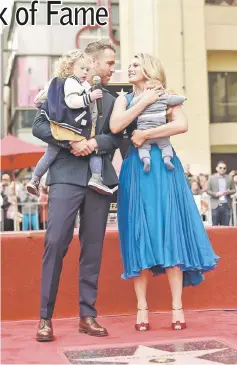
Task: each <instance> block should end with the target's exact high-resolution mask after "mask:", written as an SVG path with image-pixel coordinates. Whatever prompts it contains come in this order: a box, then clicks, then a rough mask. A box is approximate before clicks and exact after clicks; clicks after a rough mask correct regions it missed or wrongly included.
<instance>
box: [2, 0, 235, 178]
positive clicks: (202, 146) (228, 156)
mask: <svg viewBox="0 0 237 365" xmlns="http://www.w3.org/2000/svg"><path fill="white" fill-rule="evenodd" d="M29 3H30V2H28V1H24V2H20V1H16V2H15V5H14V8H13V13H14V12H16V10H17V8H18V7H19V6H25V7H27V6H29ZM66 3H67V6H70V7H75V6H76V5H77V6H78V4H80V5H84V6H98V5H105V6H108V7H109V9H110V10H111V12H110V23H109V25H108V26H106V27H99V28H95V27H94V28H90V27H78V26H77V27H76V26H60V25H59V24H58V23H57V21H55V23H54V24H53V25H52V26H46V25H45V24H46V14H45V11H46V3H44V2H42V1H41V3H40V11H39V12H38V17H37V25H36V26H23V27H21V26H18V25H16V24H14V23H13V22H12V24H11V26H10V28H9V33H8V43H9V45H10V49H11V57H10V58H9V62H8V69H7V70H6V72H5V75H6V77H5V84H6V85H7V86H6V88H7V89H8V95H9V97H8V103H7V104H8V105H7V106H6V108H8V113H5V115H8V122H7V124H8V130H9V131H11V132H12V133H14V134H16V135H18V136H20V137H21V138H23V139H27V140H30V141H35V142H36V143H39V141H37V140H34V137H33V136H32V135H31V126H32V123H33V119H34V116H35V113H36V109H35V108H34V104H33V100H34V96H35V94H36V93H37V92H38V90H40V89H41V88H42V87H43V86H44V84H45V83H46V81H47V80H48V79H49V78H50V75H51V72H52V66H53V63H54V61H55V59H56V58H57V57H58V56H59V55H60V54H61V53H63V52H65V51H66V50H68V49H72V48H75V47H80V48H83V47H85V45H86V44H87V43H88V42H89V41H91V40H95V39H98V38H103V37H104V38H110V39H111V40H112V41H113V42H114V44H115V45H116V46H117V49H118V52H117V56H116V57H117V59H116V68H117V70H118V71H117V72H116V74H115V76H114V78H113V80H112V82H111V83H112V84H113V92H114V87H115V85H116V86H117V87H118V92H119V91H120V89H121V88H122V87H124V88H125V87H127V85H126V83H127V79H126V70H127V67H128V65H129V62H130V59H131V58H132V56H133V55H134V54H136V53H137V52H141V51H142V52H148V53H151V54H153V55H156V56H157V57H159V58H160V59H161V61H162V63H163V64H164V67H165V70H166V74H167V81H168V87H169V88H171V89H173V90H175V91H176V92H177V93H180V94H185V95H186V97H187V101H186V102H185V112H186V114H187V116H188V120H189V131H188V133H186V134H184V135H180V136H176V137H172V143H173V145H174V147H175V149H176V150H177V152H178V155H179V156H180V158H181V160H182V162H183V164H189V165H190V166H191V170H192V172H193V173H200V172H202V173H210V172H211V170H213V169H214V165H215V163H216V161H217V160H220V159H224V160H225V161H226V162H227V164H228V166H229V168H230V169H237V37H236V34H237V6H235V5H236V2H235V0H228V1H222V2H221V1H219V0H207V1H204V0H146V1H145V2H143V1H138V0H117V1H113V0H112V1H109V0H104V1H102V0H101V1H93V0H86V1H83V0H80V1H79V0H78V1H73V0H71V1H70V2H69V1H68V2H66ZM64 5H65V2H64ZM223 5H226V6H223ZM13 18H14V14H13ZM119 70H120V71H119Z"/></svg>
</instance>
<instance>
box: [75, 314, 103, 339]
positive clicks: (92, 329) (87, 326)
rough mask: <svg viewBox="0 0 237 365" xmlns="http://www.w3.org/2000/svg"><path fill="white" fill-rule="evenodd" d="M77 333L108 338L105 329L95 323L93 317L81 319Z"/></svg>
mask: <svg viewBox="0 0 237 365" xmlns="http://www.w3.org/2000/svg"><path fill="white" fill-rule="evenodd" d="M79 332H80V333H87V334H88V335H90V336H98V337H104V336H108V332H107V329H106V328H103V327H101V326H100V325H99V323H98V322H96V320H95V318H94V317H83V318H81V319H80V322H79Z"/></svg>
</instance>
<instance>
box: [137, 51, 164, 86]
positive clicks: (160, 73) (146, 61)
mask: <svg viewBox="0 0 237 365" xmlns="http://www.w3.org/2000/svg"><path fill="white" fill-rule="evenodd" d="M134 57H135V58H138V60H139V61H140V64H141V67H142V70H143V74H144V76H145V78H146V79H148V80H149V79H152V80H159V81H160V82H161V84H162V86H163V88H166V75H165V70H164V68H163V66H162V63H161V62H160V60H159V59H158V58H156V57H154V56H151V55H149V54H147V53H137V54H136V55H135V56H134Z"/></svg>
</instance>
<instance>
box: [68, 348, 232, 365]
mask: <svg viewBox="0 0 237 365" xmlns="http://www.w3.org/2000/svg"><path fill="white" fill-rule="evenodd" d="M223 350H225V348H222V349H212V350H208V349H207V350H196V351H177V352H170V351H163V350H157V349H154V348H152V347H147V346H138V348H137V350H136V351H135V352H134V354H133V355H130V356H114V357H98V358H86V359H83V360H81V359H75V358H74V361H77V363H79V364H80V363H83V364H84V365H85V364H87V363H88V364H98V365H99V364H103V365H106V364H136V365H139V364H141V365H145V364H172V363H174V365H186V364H187V365H199V364H200V365H201V364H203V365H207V364H210V365H220V364H223V363H222V362H218V363H217V362H215V361H210V360H204V359H200V357H201V356H204V355H210V354H214V353H216V352H222V351H223Z"/></svg>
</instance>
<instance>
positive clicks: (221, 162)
mask: <svg viewBox="0 0 237 365" xmlns="http://www.w3.org/2000/svg"><path fill="white" fill-rule="evenodd" d="M221 164H222V165H225V166H226V163H225V162H224V161H219V162H218V163H217V164H216V166H219V165H221Z"/></svg>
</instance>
